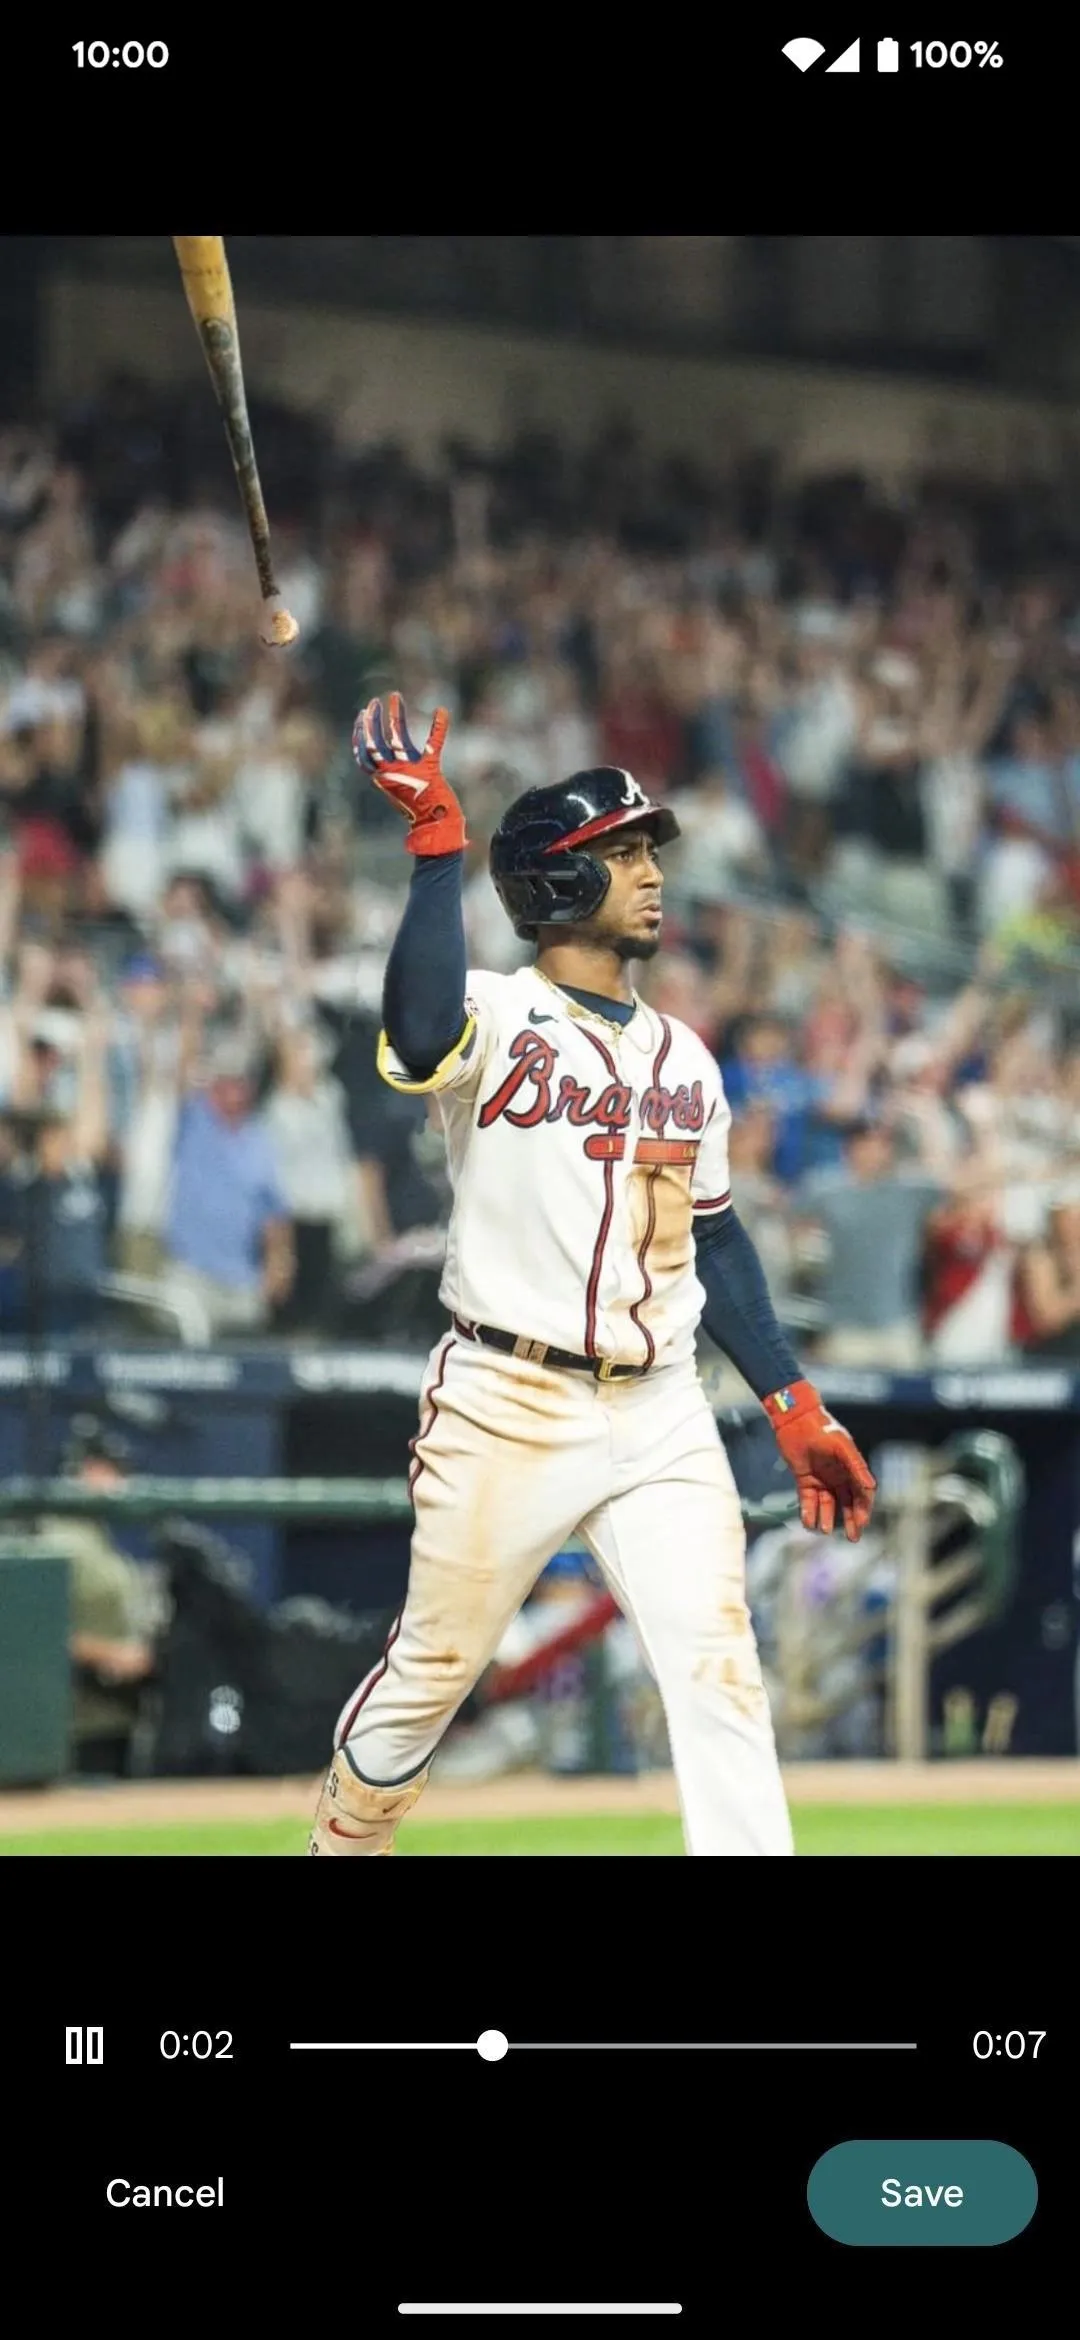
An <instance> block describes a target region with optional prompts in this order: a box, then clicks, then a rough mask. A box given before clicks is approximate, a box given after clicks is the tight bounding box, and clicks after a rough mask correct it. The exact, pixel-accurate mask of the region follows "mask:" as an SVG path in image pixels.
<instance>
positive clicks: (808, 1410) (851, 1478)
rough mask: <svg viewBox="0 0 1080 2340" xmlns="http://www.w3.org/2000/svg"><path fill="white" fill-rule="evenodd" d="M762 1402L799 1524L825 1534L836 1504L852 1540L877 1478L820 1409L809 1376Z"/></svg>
mask: <svg viewBox="0 0 1080 2340" xmlns="http://www.w3.org/2000/svg"><path fill="white" fill-rule="evenodd" d="M762 1403H763V1405H764V1407H765V1411H766V1413H767V1415H768V1417H769V1420H770V1422H771V1423H772V1426H773V1429H774V1431H775V1433H776V1443H777V1445H778V1447H779V1449H780V1452H781V1454H782V1455H783V1457H784V1461H785V1462H786V1464H787V1466H788V1469H789V1471H791V1472H792V1473H793V1474H794V1479H795V1485H796V1487H797V1489H798V1495H799V1512H800V1516H801V1518H802V1523H803V1526H804V1527H805V1528H820V1530H821V1533H822V1535H823V1536H831V1534H832V1532H833V1529H834V1528H835V1526H836V1512H837V1506H838V1505H839V1509H840V1513H841V1517H842V1518H843V1522H844V1534H845V1535H846V1537H847V1540H848V1542H849V1544H857V1543H858V1541H859V1537H860V1536H861V1534H862V1532H863V1529H864V1528H865V1527H869V1525H870V1514H871V1512H872V1510H873V1507H874V1495H875V1492H876V1489H877V1480H876V1479H875V1477H874V1475H873V1472H872V1471H869V1470H868V1469H867V1466H866V1464H865V1463H864V1461H863V1458H862V1456H861V1454H860V1453H859V1449H858V1447H857V1446H856V1444H855V1441H854V1439H853V1438H852V1437H851V1436H850V1434H849V1432H848V1431H847V1430H845V1429H844V1427H843V1425H842V1423H840V1422H837V1421H835V1420H834V1419H833V1416H832V1415H831V1414H830V1413H828V1412H827V1411H826V1408H825V1407H824V1405H823V1404H822V1402H821V1398H820V1397H819V1395H818V1392H817V1390H816V1389H815V1388H814V1385H813V1382H811V1381H793V1382H792V1383H791V1384H790V1386H789V1387H788V1388H787V1389H777V1390H774V1392H773V1394H772V1396H771V1397H767V1398H764V1399H763V1400H762Z"/></svg>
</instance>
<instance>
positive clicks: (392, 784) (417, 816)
mask: <svg viewBox="0 0 1080 2340" xmlns="http://www.w3.org/2000/svg"><path fill="white" fill-rule="evenodd" d="M449 729H450V717H449V715H448V713H447V711H446V708H445V707H437V708H436V710H435V718H434V721H433V723H432V726H431V729H430V731H429V733H428V735H427V740H426V742H425V744H424V746H423V747H422V748H418V747H415V746H414V745H413V742H412V740H411V739H410V737H409V733H408V728H407V725H406V722H405V709H404V707H403V706H402V703H401V695H400V692H398V691H391V692H390V695H389V697H388V699H387V702H386V714H385V716H384V714H383V707H382V701H381V699H372V700H371V701H370V703H369V705H368V706H366V707H365V708H364V710H363V713H362V714H360V715H358V716H357V718H356V722H355V724H354V725H353V735H352V744H353V754H354V756H355V757H356V761H357V763H358V764H359V766H360V769H361V771H362V772H368V773H370V775H371V778H372V779H373V780H374V782H375V786H376V788H381V789H382V792H383V795H384V796H388V797H389V798H390V801H391V804H396V806H397V808H398V811H399V812H403V813H404V815H405V818H406V820H407V821H408V823H409V834H408V837H407V838H406V840H405V842H406V845H407V847H408V850H409V852H410V853H421V854H434V853H460V852H461V851H462V850H463V848H464V846H465V843H466V837H465V815H464V813H463V812H462V809H461V806H460V804H459V803H458V800H457V797H456V796H455V795H454V791H453V789H452V788H451V786H450V782H449V781H448V779H447V778H446V775H445V773H444V771H443V769H442V765H441V764H440V761H439V758H440V756H441V754H442V747H443V741H444V739H445V738H446V734H447V732H448V731H449Z"/></svg>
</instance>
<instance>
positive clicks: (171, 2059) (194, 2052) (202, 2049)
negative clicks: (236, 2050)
mask: <svg viewBox="0 0 1080 2340" xmlns="http://www.w3.org/2000/svg"><path fill="white" fill-rule="evenodd" d="M232 2039H233V2035H232V2032H231V2031H163V2032H162V2034H161V2039H160V2042H159V2045H160V2048H161V2053H162V2055H163V2056H164V2058H165V2061H166V2063H167V2064H172V2063H175V2061H176V2058H177V2056H189V2055H190V2056H194V2057H195V2058H196V2061H197V2062H198V2063H200V2064H206V2063H209V2062H210V2060H211V2058H212V2059H213V2061H214V2063H216V2064H220V2063H222V2062H227V2061H228V2060H229V2059H230V2058H231V2056H232V2052H233V2048H232ZM215 2040H219V2041H223V2042H224V2045H222V2046H219V2047H215V2046H214V2041H215Z"/></svg>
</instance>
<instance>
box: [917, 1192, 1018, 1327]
mask: <svg viewBox="0 0 1080 2340" xmlns="http://www.w3.org/2000/svg"><path fill="white" fill-rule="evenodd" d="M922 1291H923V1309H922V1322H923V1330H924V1332H925V1335H926V1344H927V1352H928V1355H929V1356H930V1358H931V1359H932V1360H933V1362H934V1364H936V1365H1000V1364H1001V1363H1002V1361H1003V1360H1004V1359H1005V1358H1006V1357H1008V1356H1009V1355H1010V1354H1011V1352H1012V1344H1013V1342H1014V1340H1015V1339H1016V1337H1017V1331H1018V1317H1017V1308H1016V1247H1015V1244H1014V1243H1013V1241H1012V1240H1011V1239H1010V1234H1009V1231H1008V1214H1007V1208H1006V1198H1005V1197H1004V1195H1002V1194H1001V1193H998V1192H989V1193H986V1194H982V1195H978V1194H976V1195H968V1196H961V1197H959V1198H958V1200H957V1201H955V1202H953V1203H943V1204H942V1205H941V1207H940V1208H939V1209H938V1210H936V1211H933V1212H931V1214H930V1216H929V1219H928V1222H927V1232H926V1249H925V1255H924V1259H923V1269H922Z"/></svg>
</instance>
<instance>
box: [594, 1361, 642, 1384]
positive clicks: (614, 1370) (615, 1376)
mask: <svg viewBox="0 0 1080 2340" xmlns="http://www.w3.org/2000/svg"><path fill="white" fill-rule="evenodd" d="M632 1370H633V1368H632V1367H628V1366H626V1365H620V1364H618V1363H617V1361H616V1359H615V1358H614V1357H603V1358H601V1361H600V1363H599V1365H598V1366H597V1369H596V1378H597V1380H598V1381H618V1380H620V1379H624V1380H625V1378H626V1377H627V1375H628V1373H629V1372H631V1371H632Z"/></svg>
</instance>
